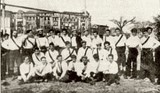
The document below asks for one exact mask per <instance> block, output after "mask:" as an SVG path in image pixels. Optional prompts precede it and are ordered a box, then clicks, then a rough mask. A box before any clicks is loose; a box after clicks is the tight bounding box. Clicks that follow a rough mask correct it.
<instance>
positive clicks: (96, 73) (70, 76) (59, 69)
mask: <svg viewBox="0 0 160 93" xmlns="http://www.w3.org/2000/svg"><path fill="white" fill-rule="evenodd" d="M93 58H94V60H92V61H93V62H90V61H89V60H88V58H87V56H83V57H82V58H81V60H80V62H78V61H77V57H76V56H75V55H72V56H71V60H69V61H64V60H63V58H62V55H58V56H57V60H56V62H47V61H46V58H45V57H41V64H40V65H38V66H33V63H32V62H31V61H30V60H29V57H28V56H26V57H25V59H24V62H23V63H22V64H21V65H20V74H21V76H20V77H19V79H21V80H22V81H24V82H30V81H32V80H33V81H34V80H37V79H41V80H44V81H49V80H53V79H54V80H58V81H62V82H72V81H75V82H78V81H82V82H86V83H91V84H94V83H95V82H98V81H106V82H107V85H111V84H112V83H116V84H119V77H118V75H117V73H118V65H117V63H116V62H114V61H113V58H114V56H113V55H112V54H109V55H108V61H105V62H104V61H100V60H99V57H98V54H94V55H93ZM93 82H94V83H93Z"/></svg>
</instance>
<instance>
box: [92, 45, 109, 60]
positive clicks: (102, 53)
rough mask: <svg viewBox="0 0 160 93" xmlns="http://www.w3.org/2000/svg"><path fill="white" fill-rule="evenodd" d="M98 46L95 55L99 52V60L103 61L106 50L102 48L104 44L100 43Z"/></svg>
mask: <svg viewBox="0 0 160 93" xmlns="http://www.w3.org/2000/svg"><path fill="white" fill-rule="evenodd" d="M96 46H97V47H96V48H95V49H93V55H94V54H98V57H99V60H101V61H103V60H104V59H106V58H105V50H104V49H103V48H102V44H101V43H98V44H97V45H96Z"/></svg>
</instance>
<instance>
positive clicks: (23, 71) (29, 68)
mask: <svg viewBox="0 0 160 93" xmlns="http://www.w3.org/2000/svg"><path fill="white" fill-rule="evenodd" d="M32 70H33V64H32V63H30V64H26V63H22V64H21V65H20V73H21V75H25V74H28V73H30V72H31V71H32Z"/></svg>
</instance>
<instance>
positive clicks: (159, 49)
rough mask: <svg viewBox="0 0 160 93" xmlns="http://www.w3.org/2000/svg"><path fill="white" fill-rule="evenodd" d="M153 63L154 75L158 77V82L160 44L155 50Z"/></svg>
mask: <svg viewBox="0 0 160 93" xmlns="http://www.w3.org/2000/svg"><path fill="white" fill-rule="evenodd" d="M155 64H156V76H157V78H158V80H157V83H158V84H160V46H159V47H158V48H157V49H156V50H155Z"/></svg>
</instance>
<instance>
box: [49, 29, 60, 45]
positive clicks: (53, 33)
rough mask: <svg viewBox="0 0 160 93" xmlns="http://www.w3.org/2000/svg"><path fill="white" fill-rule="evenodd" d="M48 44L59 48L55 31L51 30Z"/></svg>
mask: <svg viewBox="0 0 160 93" xmlns="http://www.w3.org/2000/svg"><path fill="white" fill-rule="evenodd" d="M48 42H49V44H50V43H53V44H54V45H55V46H57V43H58V41H57V36H56V35H55V31H54V30H53V29H50V30H49V36H48Z"/></svg>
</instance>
